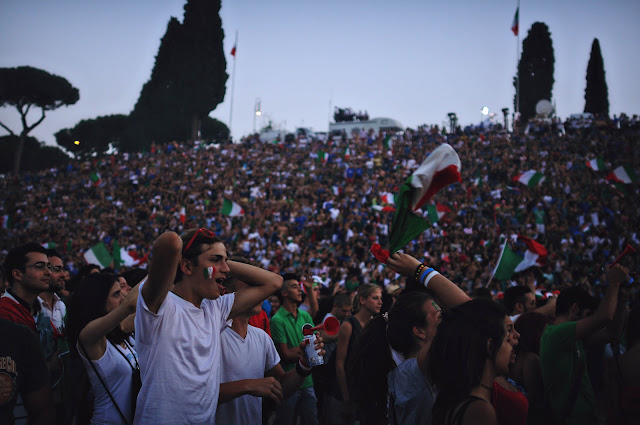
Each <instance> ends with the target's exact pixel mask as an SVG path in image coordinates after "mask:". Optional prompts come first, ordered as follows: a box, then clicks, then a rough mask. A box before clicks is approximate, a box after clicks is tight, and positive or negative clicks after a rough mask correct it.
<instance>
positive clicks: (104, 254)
mask: <svg viewBox="0 0 640 425" xmlns="http://www.w3.org/2000/svg"><path fill="white" fill-rule="evenodd" d="M83 256H84V259H85V261H86V262H87V264H97V265H99V266H100V267H102V268H103V269H105V268H107V267H109V266H111V262H112V261H113V257H112V256H111V254H109V250H108V249H107V246H106V245H105V244H104V243H103V242H98V243H97V244H95V245H94V246H92V247H91V248H90V249H89V250H88V251H87V252H85V253H84V255H83Z"/></svg>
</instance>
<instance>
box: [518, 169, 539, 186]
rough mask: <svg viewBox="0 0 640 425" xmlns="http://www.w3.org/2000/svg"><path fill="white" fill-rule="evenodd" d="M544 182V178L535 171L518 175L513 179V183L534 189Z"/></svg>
mask: <svg viewBox="0 0 640 425" xmlns="http://www.w3.org/2000/svg"><path fill="white" fill-rule="evenodd" d="M544 180H545V176H544V175H543V174H542V173H539V172H537V171H536V170H529V171H525V172H524V173H522V174H518V175H517V176H515V177H514V178H513V181H514V182H520V183H522V184H523V185H525V186H528V187H536V186H539V185H540V184H542V182H543V181H544Z"/></svg>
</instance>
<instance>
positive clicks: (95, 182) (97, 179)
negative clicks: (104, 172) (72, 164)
mask: <svg viewBox="0 0 640 425" xmlns="http://www.w3.org/2000/svg"><path fill="white" fill-rule="evenodd" d="M89 179H91V182H92V183H93V185H94V186H97V185H99V184H100V174H98V173H97V172H95V171H94V172H93V173H91V175H90V176H89Z"/></svg>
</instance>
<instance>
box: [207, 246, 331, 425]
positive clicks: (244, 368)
mask: <svg viewBox="0 0 640 425" xmlns="http://www.w3.org/2000/svg"><path fill="white" fill-rule="evenodd" d="M234 259H235V260H236V261H238V262H246V261H247V260H245V259H242V258H234ZM223 285H224V287H225V293H233V292H237V291H243V290H246V289H247V287H248V285H247V284H246V283H244V282H243V281H241V280H238V279H236V278H234V277H230V278H227V279H226V280H225V281H224V284H223ZM227 296H229V295H225V296H223V297H222V298H225V297H227ZM261 305H262V303H259V304H256V305H255V306H253V308H250V309H248V310H247V311H245V312H244V313H241V314H240V315H238V316H237V317H235V318H234V319H233V323H232V324H231V326H228V327H226V328H225V330H224V331H223V332H222V379H221V382H222V383H221V384H220V397H219V399H218V403H219V406H218V410H217V412H216V421H217V422H218V423H220V424H234V425H245V424H246V425H251V424H260V423H262V398H264V397H268V398H271V399H272V400H274V401H275V402H277V403H279V402H282V401H283V399H284V398H286V397H288V396H289V395H291V394H293V393H294V392H295V391H296V390H297V389H298V388H299V387H300V385H301V384H302V382H304V378H305V377H307V376H308V375H309V374H311V368H310V367H309V366H308V362H307V360H306V358H304V356H303V358H301V359H300V360H299V363H300V364H299V365H298V366H297V367H296V368H295V369H292V370H290V371H289V372H287V373H285V371H284V369H282V366H280V356H279V355H278V352H277V351H276V347H275V345H274V344H273V341H272V340H271V337H270V336H269V335H267V333H266V332H265V331H263V330H262V329H260V328H256V327H254V326H251V325H249V318H250V317H251V316H253V315H255V314H258V313H260V309H261ZM321 342H322V340H321V338H318V345H317V346H318V347H320V346H321ZM300 350H301V351H303V352H304V341H303V343H302V344H301V345H300ZM238 359H242V361H240V362H239V361H238Z"/></svg>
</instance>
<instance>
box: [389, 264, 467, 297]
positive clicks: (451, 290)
mask: <svg viewBox="0 0 640 425" xmlns="http://www.w3.org/2000/svg"><path fill="white" fill-rule="evenodd" d="M387 265H388V266H389V267H391V268H392V269H393V270H395V271H396V272H397V273H400V274H401V275H403V276H405V277H413V276H414V275H415V272H416V270H417V268H418V266H419V265H420V261H418V260H417V259H415V258H414V257H412V256H411V255H409V254H404V253H402V252H396V253H394V254H392V255H390V256H389V260H388V262H387ZM427 268H428V266H425V270H426V269H427ZM431 273H433V272H430V273H429V274H428V275H427V276H424V277H423V278H422V279H419V280H420V281H419V282H418V284H422V285H424V286H425V287H427V288H429V290H431V291H432V292H433V293H434V294H435V296H436V297H437V298H438V300H439V301H440V303H441V304H442V306H443V307H447V308H451V307H455V306H457V305H460V304H462V303H465V302H467V301H469V300H470V299H471V298H469V296H467V294H465V293H464V291H463V290H462V289H460V288H459V287H458V285H456V284H455V283H453V282H451V281H450V280H449V279H447V278H446V277H444V276H442V275H441V274H440V273H438V272H437V271H435V273H434V274H431ZM427 280H428V282H427Z"/></svg>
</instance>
